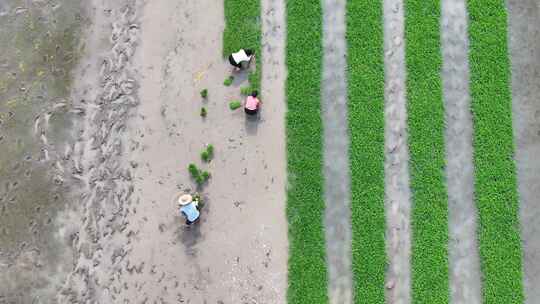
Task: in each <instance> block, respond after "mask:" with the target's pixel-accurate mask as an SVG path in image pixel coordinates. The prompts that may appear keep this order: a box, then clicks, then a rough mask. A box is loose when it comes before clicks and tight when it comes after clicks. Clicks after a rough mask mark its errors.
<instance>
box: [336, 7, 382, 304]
mask: <svg viewBox="0 0 540 304" xmlns="http://www.w3.org/2000/svg"><path fill="white" fill-rule="evenodd" d="M382 12H383V9H382V1H379V0H377V1H371V0H348V1H347V34H346V35H347V42H348V72H349V74H348V78H349V81H348V86H349V98H348V99H349V101H348V102H349V128H350V136H351V145H350V153H349V155H350V168H351V220H352V232H353V234H352V235H353V237H352V256H353V267H352V268H353V275H354V291H355V292H354V294H355V303H366V304H367V303H384V278H385V269H386V250H385V241H384V235H385V227H386V225H385V211H384V210H385V209H384V60H383V25H382V21H383V19H382Z"/></svg>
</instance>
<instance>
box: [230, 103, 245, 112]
mask: <svg viewBox="0 0 540 304" xmlns="http://www.w3.org/2000/svg"><path fill="white" fill-rule="evenodd" d="M241 106H242V103H241V102H240V101H239V100H233V101H231V102H230V103H229V109H231V110H233V111H234V110H236V109H238V108H240V107H241Z"/></svg>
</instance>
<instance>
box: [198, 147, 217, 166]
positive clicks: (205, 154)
mask: <svg viewBox="0 0 540 304" xmlns="http://www.w3.org/2000/svg"><path fill="white" fill-rule="evenodd" d="M212 158H214V146H213V145H208V146H206V149H205V150H204V151H202V152H201V159H202V160H203V161H204V162H210V161H211V160H212Z"/></svg>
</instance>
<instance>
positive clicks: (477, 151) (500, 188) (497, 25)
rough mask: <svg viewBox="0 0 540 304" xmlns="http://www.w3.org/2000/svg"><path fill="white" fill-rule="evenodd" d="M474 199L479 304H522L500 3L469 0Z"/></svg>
mask: <svg viewBox="0 0 540 304" xmlns="http://www.w3.org/2000/svg"><path fill="white" fill-rule="evenodd" d="M468 10H469V15H470V26H469V37H470V41H471V44H470V45H471V49H470V66H471V95H472V110H473V119H474V163H475V194H476V204H477V208H478V211H479V229H478V230H479V244H480V258H481V266H482V273H483V297H484V303H487V304H494V303H501V304H502V303H504V304H513V303H523V301H524V299H523V285H522V284H523V283H522V260H521V240H520V233H519V218H518V208H519V206H518V195H517V190H516V185H517V181H516V172H515V171H516V170H515V164H514V158H513V157H514V140H513V134H512V104H511V97H510V83H509V81H510V63H509V59H508V46H507V13H506V8H505V1H504V0H469V1H468Z"/></svg>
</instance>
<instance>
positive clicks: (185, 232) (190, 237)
mask: <svg viewBox="0 0 540 304" xmlns="http://www.w3.org/2000/svg"><path fill="white" fill-rule="evenodd" d="M204 201H205V202H204V204H201V205H200V209H199V211H200V215H199V218H198V219H197V220H196V221H195V222H194V223H192V224H191V225H187V224H186V223H185V217H184V216H182V217H181V221H182V224H181V225H179V226H180V227H179V229H178V230H177V231H178V232H177V233H178V235H177V237H178V239H180V242H181V243H182V244H183V245H184V248H185V252H186V255H187V256H189V257H193V258H194V257H197V254H198V249H197V243H198V242H199V241H200V240H201V239H202V238H203V235H202V232H201V224H202V223H203V222H204V220H202V219H201V217H204V216H205V215H206V214H208V205H209V204H208V199H207V198H205V199H204Z"/></svg>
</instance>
